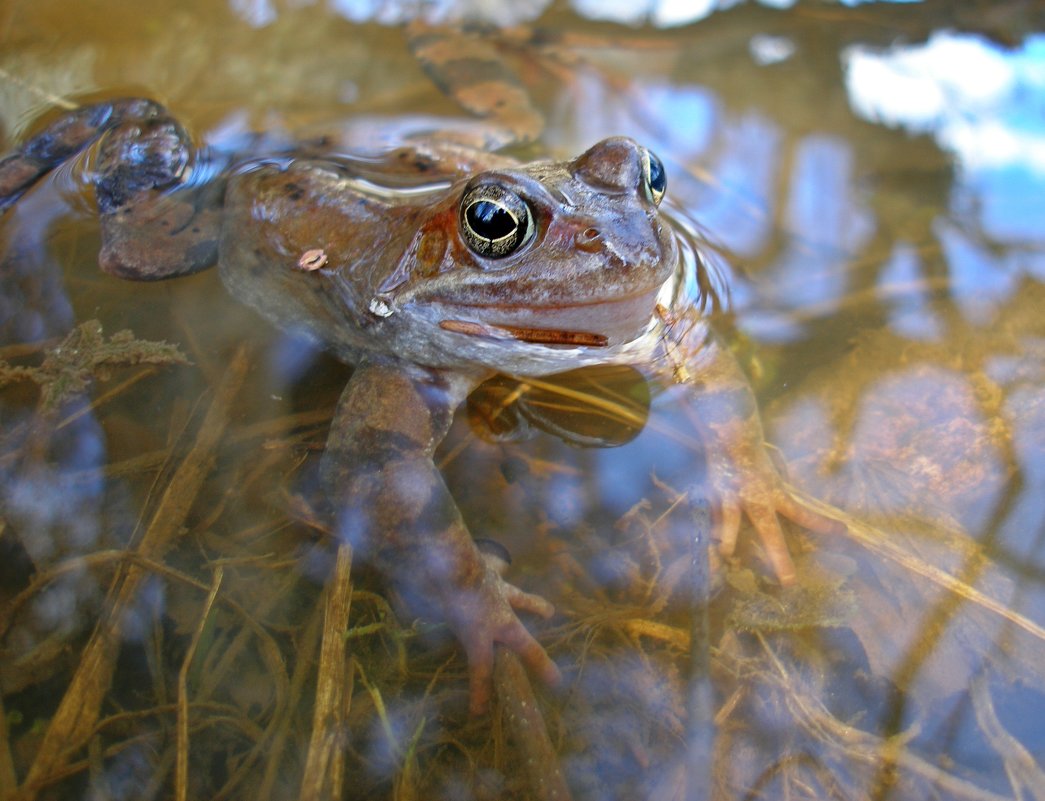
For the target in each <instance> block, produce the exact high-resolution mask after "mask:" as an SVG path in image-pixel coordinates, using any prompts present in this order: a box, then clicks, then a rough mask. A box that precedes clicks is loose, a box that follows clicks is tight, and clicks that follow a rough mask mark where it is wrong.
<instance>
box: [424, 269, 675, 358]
mask: <svg viewBox="0 0 1045 801" xmlns="http://www.w3.org/2000/svg"><path fill="white" fill-rule="evenodd" d="M665 286H666V284H664V285H661V286H659V287H656V288H653V289H650V290H645V291H640V292H636V293H633V294H631V295H626V296H624V297H618V298H613V299H605V298H602V299H599V300H594V301H590V302H587V303H576V304H548V305H539V304H537V305H532V306H527V305H520V304H474V305H473V304H467V303H452V302H451V303H445V302H444V303H442V304H440V305H439V307H438V310H437V314H436V315H433V316H434V317H435V320H437V321H438V322H437V325H438V326H439V327H440V328H441V329H442V330H444V331H450V332H452V333H455V334H464V335H465V336H469V337H475V338H481V339H487V340H496V341H500V342H524V343H526V344H529V345H546V346H550V347H556V346H558V347H585V348H612V347H616V346H619V345H623V344H625V343H627V342H631V341H632V340H634V339H635V338H636V337H639V336H641V335H642V334H643V333H644V332H645V331H646V330H648V328H649V325H650V320H651V319H652V318H653V316H654V311H655V309H656V306H657V304H658V303H659V302H660V299H659V294H660V293H661V292H662V291H664V289H665Z"/></svg>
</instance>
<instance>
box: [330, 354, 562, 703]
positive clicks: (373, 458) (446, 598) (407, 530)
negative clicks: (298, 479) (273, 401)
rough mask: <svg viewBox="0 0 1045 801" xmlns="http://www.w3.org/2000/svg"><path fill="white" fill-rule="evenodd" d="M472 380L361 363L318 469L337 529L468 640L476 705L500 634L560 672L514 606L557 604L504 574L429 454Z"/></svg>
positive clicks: (484, 694) (532, 663)
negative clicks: (477, 539)
mask: <svg viewBox="0 0 1045 801" xmlns="http://www.w3.org/2000/svg"><path fill="white" fill-rule="evenodd" d="M408 369H409V372H407V370H408ZM473 383H474V381H470V380H465V379H463V378H461V377H459V376H455V375H447V374H443V373H437V372H434V371H424V370H421V369H419V368H405V367H403V366H400V365H397V364H394V363H364V364H362V365H360V366H359V367H357V368H356V371H355V373H354V374H353V376H352V380H351V381H350V382H349V385H348V388H347V389H346V390H345V393H344V395H343V396H342V398H341V401H340V402H339V404H338V409H337V413H336V414H335V416H334V421H333V423H332V425H331V431H330V437H329V439H328V441H327V449H326V454H325V455H324V458H323V464H322V473H323V483H324V486H325V489H326V492H327V495H328V497H329V499H330V500H331V502H332V504H333V505H334V507H335V510H336V514H337V516H338V521H337V526H338V533H339V535H340V536H342V537H343V538H345V539H346V540H348V541H350V542H351V543H352V544H353V545H356V546H359V547H362V548H363V550H364V552H365V553H367V554H368V555H369V557H370V558H371V560H373V561H374V562H375V563H376V564H377V565H378V567H379V568H380V569H381V570H382V571H383V572H384V573H385V574H386V575H388V576H389V577H390V578H391V579H392V580H393V582H395V583H397V584H399V585H400V586H404V587H407V588H408V589H409V590H410V592H411V593H412V594H415V595H416V594H418V593H420V595H421V597H422V598H424V599H426V600H430V601H431V602H434V603H435V605H436V607H437V608H438V612H439V613H440V614H441V617H442V618H443V619H445V620H446V622H447V623H448V624H449V625H450V627H451V629H452V630H453V632H454V634H455V635H456V636H457V638H458V640H459V641H460V642H461V644H462V645H463V646H464V649H465V652H466V654H467V658H468V667H469V683H470V706H471V709H472V711H473V712H479V711H481V710H482V709H484V708H485V707H486V705H487V703H488V701H489V696H490V688H491V676H492V671H493V657H494V645H495V643H503V644H504V645H506V646H508V647H509V648H511V649H512V650H513V651H515V652H516V653H517V654H518V655H519V656H520V657H521V658H522V660H523V662H524V663H525V664H526V665H527V666H528V667H529V668H530V670H531V671H533V672H534V673H535V674H536V675H537V676H539V677H540V678H542V679H543V680H544V681H546V682H549V683H553V684H554V683H556V682H557V681H558V680H559V673H558V670H557V668H556V667H555V664H554V663H553V662H552V661H551V659H549V657H548V655H547V654H546V653H545V651H544V649H543V648H542V647H541V646H540V645H539V644H538V643H537V641H536V640H534V638H533V637H532V636H531V635H530V633H529V632H528V631H527V630H526V628H525V627H524V626H523V624H522V623H521V622H520V621H519V619H518V617H516V613H515V610H525V611H529V612H533V613H536V614H538V615H540V616H542V617H549V616H550V615H551V614H552V612H553V609H552V606H551V604H549V603H548V602H547V601H545V600H544V599H543V598H540V597H538V596H535V595H529V594H527V593H524V592H522V591H521V590H519V589H518V588H516V587H514V586H512V585H511V584H508V583H507V582H505V581H504V580H503V579H501V577H500V575H499V572H498V570H497V567H496V565H494V564H493V563H492V562H488V561H487V560H486V559H485V558H484V557H483V556H482V555H481V554H480V552H479V550H478V549H477V548H476V545H475V543H474V541H473V540H472V538H471V537H470V536H469V533H468V530H467V528H466V527H465V525H464V522H463V521H462V520H461V515H460V512H459V511H458V509H457V506H456V504H455V503H454V501H453V498H452V497H451V496H450V493H449V491H448V490H447V488H446V485H445V484H444V483H443V479H442V476H441V475H440V473H439V470H438V468H436V466H435V463H434V462H433V460H432V456H433V452H434V451H435V448H436V447H437V446H438V444H439V442H440V441H441V440H442V439H443V437H444V436H445V434H446V431H447V429H448V428H449V425H450V422H451V420H452V417H453V412H454V409H455V408H456V406H457V405H458V404H459V403H460V402H461V401H462V400H463V398H464V396H465V395H466V394H467V392H468V390H469V389H470V388H471V385H472V384H473Z"/></svg>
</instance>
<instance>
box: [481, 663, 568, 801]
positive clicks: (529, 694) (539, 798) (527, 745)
mask: <svg viewBox="0 0 1045 801" xmlns="http://www.w3.org/2000/svg"><path fill="white" fill-rule="evenodd" d="M494 684H495V686H496V688H497V700H498V702H499V703H500V704H501V706H502V709H503V711H504V721H505V724H506V726H507V728H508V731H509V732H510V734H511V738H512V742H514V743H515V747H516V749H518V752H519V764H520V765H521V766H522V769H523V772H524V774H525V775H526V779H527V782H528V783H529V785H530V792H531V796H530V797H531V798H534V799H535V800H536V801H569V799H570V798H571V796H570V790H569V788H568V787H567V786H566V779H565V778H564V777H563V775H562V769H561V768H560V767H559V757H558V755H557V754H556V753H555V748H554V747H553V746H552V742H551V739H550V738H549V737H548V729H547V728H546V727H545V725H544V717H543V716H542V715H541V710H540V707H539V706H538V705H537V699H536V697H534V694H533V687H532V686H531V685H530V680H529V678H528V677H527V676H526V670H525V668H523V666H522V663H521V662H520V661H519V657H517V656H516V655H515V654H513V653H511V652H510V651H506V650H505V649H503V648H500V647H499V648H498V649H497V656H496V657H495V661H494Z"/></svg>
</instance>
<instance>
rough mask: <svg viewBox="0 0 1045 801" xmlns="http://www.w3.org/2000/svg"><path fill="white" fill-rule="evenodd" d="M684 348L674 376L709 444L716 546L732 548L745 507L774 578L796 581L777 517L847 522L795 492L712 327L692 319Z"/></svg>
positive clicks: (832, 526) (822, 529)
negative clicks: (687, 390) (688, 393)
mask: <svg viewBox="0 0 1045 801" xmlns="http://www.w3.org/2000/svg"><path fill="white" fill-rule="evenodd" d="M673 344H674V345H678V344H679V343H678V342H675V343H673ZM679 352H680V351H678V350H675V351H674V353H675V354H678V353H679ZM681 352H682V353H684V354H685V357H684V361H681V362H680V361H679V360H678V358H677V356H676V358H675V359H674V362H675V367H676V373H675V379H676V381H679V382H681V383H685V384H688V385H690V386H692V387H693V388H694V390H696V391H695V392H694V394H693V398H692V399H691V402H690V404H689V405H690V408H691V409H692V410H693V412H694V422H695V424H696V426H697V427H698V429H699V430H700V431H701V434H702V436H703V439H704V440H705V444H706V454H707V464H708V476H709V479H710V482H711V485H712V488H713V490H714V493H715V497H716V502H717V503H716V505H717V508H718V521H717V522H718V526H717V529H718V531H717V539H718V542H719V551H720V553H721V554H722V555H723V556H726V557H729V556H732V555H733V552H734V550H735V549H736V544H737V538H738V536H739V532H740V524H741V521H742V518H743V516H744V515H745V514H746V515H747V517H748V519H750V520H751V523H752V524H753V525H754V527H755V531H756V532H757V533H758V536H759V539H760V540H761V542H762V546H763V547H764V548H765V552H766V558H767V559H768V560H769V563H770V565H771V567H772V568H773V572H774V573H775V574H776V577H777V579H778V580H779V581H780V583H781V584H783V585H787V584H792V583H793V582H794V580H795V577H796V574H795V566H794V562H793V561H792V560H791V554H790V552H789V550H788V546H787V540H786V539H785V537H784V532H783V530H782V529H781V527H780V520H779V516H780V515H783V516H784V517H786V518H788V519H789V520H791V521H793V522H795V523H798V524H799V525H800V526H803V527H804V528H806V529H809V530H810V531H814V532H817V533H819V534H835V533H839V532H841V531H844V530H845V525H844V524H843V523H841V522H839V521H837V520H833V519H831V518H829V517H825V516H824V515H821V514H818V513H817V512H813V511H811V510H810V509H807V508H806V507H804V506H802V505H801V504H800V503H798V501H796V500H795V499H794V497H792V495H791V493H790V492H789V491H788V489H787V487H786V486H785V485H784V482H783V480H782V479H781V477H780V474H779V472H778V471H777V468H776V465H775V464H774V463H773V460H772V459H771V458H770V456H769V452H768V450H767V445H766V442H765V438H764V435H763V432H762V421H761V419H760V418H759V414H758V405H757V403H756V401H755V397H754V395H753V393H752V391H751V386H750V385H749V383H748V381H747V378H746V377H745V376H744V374H743V372H742V371H741V369H740V366H739V365H738V364H737V362H736V359H734V358H733V355H732V354H731V353H730V352H729V351H728V350H727V349H726V348H725V347H723V346H722V344H721V343H720V342H719V341H718V340H717V338H716V337H715V336H714V335H713V334H712V333H711V331H710V330H709V329H708V328H707V327H706V326H705V325H703V324H700V323H698V324H697V325H695V326H693V327H692V328H691V329H690V331H689V332H688V333H687V335H686V336H685V337H684V338H683V343H682V350H681Z"/></svg>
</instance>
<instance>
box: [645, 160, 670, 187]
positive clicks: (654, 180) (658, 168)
mask: <svg viewBox="0 0 1045 801" xmlns="http://www.w3.org/2000/svg"><path fill="white" fill-rule="evenodd" d="M649 185H650V189H652V190H653V191H654V192H656V193H657V194H658V195H660V194H663V193H664V190H665V189H667V188H668V176H667V175H665V174H664V165H663V164H661V163H660V159H658V158H657V157H656V156H654V155H653V154H652V153H650V154H649Z"/></svg>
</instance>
